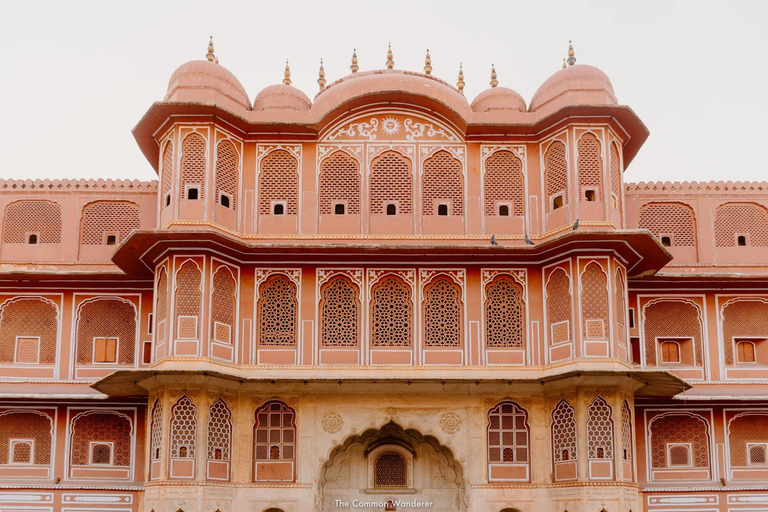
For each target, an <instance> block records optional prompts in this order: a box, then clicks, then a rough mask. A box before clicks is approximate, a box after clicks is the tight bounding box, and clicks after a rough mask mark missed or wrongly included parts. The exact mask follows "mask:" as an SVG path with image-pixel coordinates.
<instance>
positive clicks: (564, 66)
mask: <svg viewBox="0 0 768 512" xmlns="http://www.w3.org/2000/svg"><path fill="white" fill-rule="evenodd" d="M566 67H567V66H566V65H565V57H563V69H565V68H566Z"/></svg>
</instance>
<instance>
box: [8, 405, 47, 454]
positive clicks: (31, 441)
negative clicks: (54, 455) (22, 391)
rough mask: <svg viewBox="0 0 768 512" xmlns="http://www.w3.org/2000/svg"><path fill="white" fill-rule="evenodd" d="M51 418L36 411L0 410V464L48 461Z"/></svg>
mask: <svg viewBox="0 0 768 512" xmlns="http://www.w3.org/2000/svg"><path fill="white" fill-rule="evenodd" d="M52 437H53V419H52V418H51V417H50V416H49V415H48V414H45V413H43V412H40V411H30V410H21V409H19V410H9V411H3V412H0V464H39V465H48V464H50V463H51V441H52Z"/></svg>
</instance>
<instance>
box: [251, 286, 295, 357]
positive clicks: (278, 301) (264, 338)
mask: <svg viewBox="0 0 768 512" xmlns="http://www.w3.org/2000/svg"><path fill="white" fill-rule="evenodd" d="M296 296H297V292H296V285H295V284H293V283H292V282H291V280H290V279H288V278H287V277H285V276H283V275H275V276H272V277H270V278H269V279H267V280H266V281H265V282H264V284H262V285H261V288H260V291H259V302H258V313H259V344H260V345H268V346H295V345H296V333H297V324H298V310H299V303H298V299H297V298H296Z"/></svg>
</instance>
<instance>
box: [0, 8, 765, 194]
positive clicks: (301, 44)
mask: <svg viewBox="0 0 768 512" xmlns="http://www.w3.org/2000/svg"><path fill="white" fill-rule="evenodd" d="M0 6H1V7H2V11H0V12H1V13H2V15H1V16H0V34H2V40H3V43H2V47H3V50H2V55H3V66H2V67H3V70H2V71H0V98H2V100H3V103H4V104H3V108H2V114H1V115H2V122H1V123H0V177H13V178H54V177H69V178H80V177H85V178H96V177H105V178H106V177H112V178H132V179H133V178H140V179H153V178H156V175H155V173H154V171H153V170H152V168H151V167H150V166H149V164H148V163H147V161H146V160H145V158H144V156H143V155H142V154H141V153H140V151H139V149H138V147H137V145H136V143H135V141H134V140H133V136H132V135H131V129H132V128H133V126H134V125H135V124H136V123H137V122H138V120H139V119H140V118H141V116H142V115H143V114H144V112H146V110H147V109H148V108H149V106H150V105H151V104H152V102H154V101H158V100H162V98H163V96H164V95H165V91H166V87H167V84H168V79H169V78H170V76H171V73H173V71H174V69H175V68H176V67H178V66H179V65H181V64H182V63H184V62H186V61H189V60H195V59H202V58H204V56H205V52H206V45H207V43H208V36H209V35H211V34H212V35H213V37H214V42H215V45H216V53H217V54H218V55H219V57H220V61H221V64H222V65H223V66H225V67H227V68H228V69H229V70H231V71H232V72H233V73H234V74H235V75H236V76H237V77H238V78H239V79H240V81H241V82H242V83H243V85H244V86H245V88H246V90H247V91H248V95H249V97H250V98H251V101H253V98H254V97H255V96H256V94H257V93H258V92H259V90H261V89H262V88H264V87H266V86H268V85H271V84H274V83H278V82H279V81H280V80H281V79H282V74H283V67H284V64H285V59H286V58H289V59H290V61H291V70H292V72H293V80H294V85H295V86H297V87H298V88H300V89H302V90H303V91H304V92H306V93H307V94H308V95H309V96H310V97H314V95H315V93H316V92H317V84H316V82H315V81H316V79H317V68H318V64H319V60H320V58H321V57H322V58H323V59H324V61H325V70H326V78H327V79H328V81H329V82H332V81H334V80H336V79H337V78H339V77H341V76H344V75H346V74H348V73H349V60H350V56H351V54H352V49H353V48H354V47H356V48H357V53H358V57H359V60H360V68H361V70H362V71H365V70H370V69H380V68H383V67H384V63H385V60H386V51H387V42H389V41H391V43H392V50H393V52H394V60H395V67H396V68H398V69H407V70H416V71H420V70H421V69H422V67H423V62H424V52H425V49H426V48H427V47H429V49H430V53H431V55H432V65H433V67H434V72H433V73H434V74H435V75H436V76H438V77H440V78H443V79H445V80H447V81H448V82H450V83H455V81H456V75H457V72H458V67H459V62H460V61H463V63H464V73H465V76H466V82H467V87H466V89H465V93H466V95H467V98H468V99H469V100H470V101H471V100H472V99H473V98H474V97H475V96H476V95H477V94H478V93H480V92H481V91H482V90H483V89H485V88H486V87H488V81H489V73H490V66H491V63H494V64H495V65H496V70H497V72H498V75H499V81H500V85H502V86H504V87H510V88H512V89H515V90H516V91H518V92H519V93H520V94H522V96H523V97H524V98H525V99H526V101H527V102H530V100H531V97H532V96H533V94H534V92H535V91H536V89H537V88H538V86H539V85H540V84H541V83H542V82H544V80H546V79H547V77H549V76H550V75H551V74H552V73H554V72H556V71H557V70H558V69H560V67H561V65H562V58H563V56H564V55H565V52H566V50H567V46H568V40H569V39H572V40H573V44H574V47H575V49H576V57H577V59H578V62H579V63H582V64H591V65H593V66H597V67H599V68H600V69H602V70H603V71H605V72H606V73H607V74H608V76H609V77H610V78H611V81H612V82H613V86H614V90H615V92H616V96H617V97H618V100H619V103H621V104H625V105H629V106H630V107H632V108H633V109H634V110H635V112H637V114H638V115H639V116H640V118H641V119H642V120H643V122H644V123H645V124H646V125H647V126H648V128H649V129H650V131H651V136H650V138H649V139H648V141H647V142H646V143H645V146H644V147H643V148H642V149H641V150H640V153H639V155H638V157H637V158H636V159H635V160H634V162H633V163H632V165H631V166H630V167H629V169H628V170H627V174H626V179H627V180H629V181H641V180H646V181H647V180H717V179H722V180H726V179H729V180H768V165H766V160H765V158H764V157H763V156H761V154H762V153H761V152H762V151H763V150H764V149H765V146H766V144H768V127H767V125H766V122H767V120H768V101H766V96H767V95H768V85H767V83H768V80H766V78H768V73H767V72H766V67H767V66H768V62H767V56H768V30H766V28H765V25H764V24H765V22H766V20H768V2H766V1H753V2H746V1H743V2H739V1H733V0H731V1H723V2H716V1H670V0H665V1H647V0H646V1H643V2H620V1H616V0H610V1H586V0H570V1H557V2H543V1H542V2H536V1H530V0H526V1H517V0H515V1H512V0H504V1H498V2H491V1H484V0H472V1H454V0H443V1H436V2H432V1H417V0H410V1H395V0H379V1H376V2H373V1H370V0H369V1H357V2H353V1H348V2H342V1H333V0H326V1H322V2H321V1H317V0H315V1H299V0H292V1H290V2H288V1H269V2H262V1H254V0H251V1H242V2H234V1H222V0H209V1H206V2H201V1H190V0H185V1H173V2H170V1H158V0H155V1H152V2H145V1H136V0H131V1H120V2H113V1H104V0H101V1H93V2H81V1H75V0H70V1H66V2H62V1H55V2H54V1H51V2H20V1H16V2H8V1H5V0H4V1H3V2H2V3H1V4H0Z"/></svg>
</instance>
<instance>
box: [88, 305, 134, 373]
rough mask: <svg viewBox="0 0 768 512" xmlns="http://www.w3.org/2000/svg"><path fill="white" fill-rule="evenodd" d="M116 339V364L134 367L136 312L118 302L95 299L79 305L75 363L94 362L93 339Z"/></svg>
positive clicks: (131, 307)
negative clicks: (132, 365)
mask: <svg viewBox="0 0 768 512" xmlns="http://www.w3.org/2000/svg"><path fill="white" fill-rule="evenodd" d="M96 337H99V338H117V339H118V342H117V345H118V352H117V361H116V362H117V363H120V364H133V358H134V353H135V352H136V312H135V310H134V308H133V306H132V305H131V304H130V303H127V302H124V301H121V300H118V299H97V300H92V301H88V302H86V303H84V304H82V305H81V306H80V311H79V315H78V318H77V362H78V364H90V363H93V362H95V361H94V350H93V344H94V341H93V339H94V338H96Z"/></svg>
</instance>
